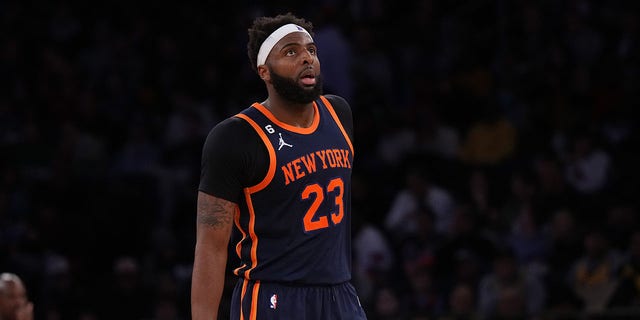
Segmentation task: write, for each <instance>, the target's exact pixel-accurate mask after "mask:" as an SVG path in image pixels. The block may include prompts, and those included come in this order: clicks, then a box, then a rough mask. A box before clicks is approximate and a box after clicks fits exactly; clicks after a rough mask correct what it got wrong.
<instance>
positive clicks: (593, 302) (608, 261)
mask: <svg viewBox="0 0 640 320" xmlns="http://www.w3.org/2000/svg"><path fill="white" fill-rule="evenodd" d="M583 240H584V242H583V251H582V255H581V256H580V257H579V258H578V259H577V260H576V261H575V262H574V264H573V267H572V269H571V271H569V283H570V286H571V288H572V289H573V291H574V292H575V294H576V295H578V296H579V297H580V299H581V300H582V302H583V304H584V307H585V310H584V311H586V312H599V311H602V310H604V308H605V307H606V306H607V304H608V303H609V300H610V299H611V295H612V294H613V292H614V291H615V289H616V287H617V285H618V282H619V279H618V274H619V273H618V272H619V268H620V264H621V256H620V254H619V253H618V252H617V251H615V250H614V249H613V248H611V246H610V244H609V239H607V237H606V236H605V234H604V233H603V231H602V230H599V229H598V228H596V227H592V228H591V229H590V230H589V231H588V232H587V233H586V235H585V237H584V238H583Z"/></svg>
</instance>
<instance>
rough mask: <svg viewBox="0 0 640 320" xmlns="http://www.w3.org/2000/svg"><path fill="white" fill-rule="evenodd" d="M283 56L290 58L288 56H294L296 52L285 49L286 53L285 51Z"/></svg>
mask: <svg viewBox="0 0 640 320" xmlns="http://www.w3.org/2000/svg"><path fill="white" fill-rule="evenodd" d="M284 54H285V55H286V56H289V57H290V56H293V55H295V54H296V50H294V49H287V51H285V53H284Z"/></svg>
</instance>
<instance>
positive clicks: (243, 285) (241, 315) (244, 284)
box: [240, 279, 249, 320]
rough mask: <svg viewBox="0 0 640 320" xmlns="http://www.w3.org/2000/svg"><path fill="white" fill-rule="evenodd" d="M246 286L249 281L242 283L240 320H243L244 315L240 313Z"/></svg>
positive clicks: (245, 280)
mask: <svg viewBox="0 0 640 320" xmlns="http://www.w3.org/2000/svg"><path fill="white" fill-rule="evenodd" d="M247 284H249V281H248V280H247V279H244V281H242V293H240V320H244V313H243V312H242V302H243V301H244V295H245V294H246V293H247Z"/></svg>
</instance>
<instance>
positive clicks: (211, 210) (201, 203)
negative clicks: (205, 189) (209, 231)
mask: <svg viewBox="0 0 640 320" xmlns="http://www.w3.org/2000/svg"><path fill="white" fill-rule="evenodd" d="M235 206H236V205H235V204H234V203H233V202H230V201H226V200H223V199H220V198H216V197H208V196H200V197H199V199H198V218H197V219H198V220H197V221H198V223H199V224H203V225H207V226H209V227H212V228H215V229H218V228H223V227H225V226H227V225H229V224H231V223H232V221H233V214H234V212H235Z"/></svg>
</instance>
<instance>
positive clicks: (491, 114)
mask: <svg viewBox="0 0 640 320" xmlns="http://www.w3.org/2000/svg"><path fill="white" fill-rule="evenodd" d="M517 140H518V139H517V129H516V127H515V126H514V125H513V123H511V121H509V119H507V117H506V116H505V115H504V114H503V113H502V112H501V111H500V110H499V108H498V107H497V106H488V107H486V110H485V111H484V112H483V113H482V116H481V117H480V118H479V119H478V120H477V121H475V122H474V123H472V124H471V126H470V128H469V131H468V133H467V135H466V137H464V139H463V141H462V144H461V146H460V153H459V157H460V160H461V161H462V162H464V163H467V164H470V165H477V166H485V165H497V164H500V163H502V162H503V161H505V160H507V159H509V158H510V157H511V156H512V155H513V152H514V151H515V147H516V143H517Z"/></svg>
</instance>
